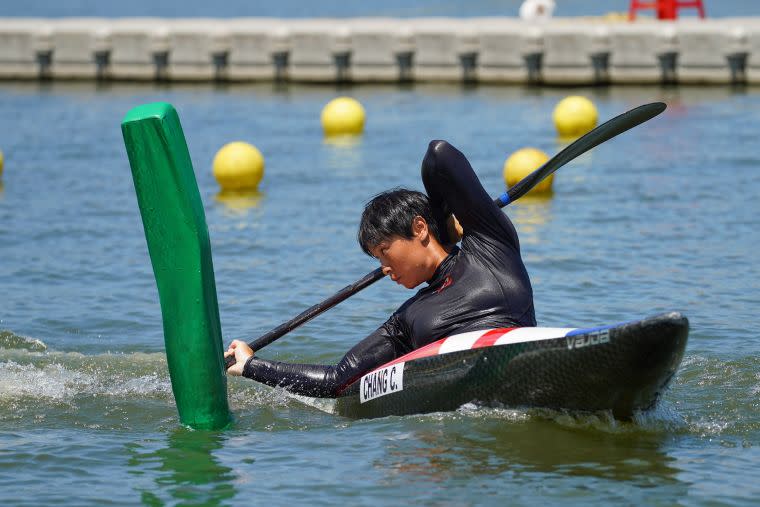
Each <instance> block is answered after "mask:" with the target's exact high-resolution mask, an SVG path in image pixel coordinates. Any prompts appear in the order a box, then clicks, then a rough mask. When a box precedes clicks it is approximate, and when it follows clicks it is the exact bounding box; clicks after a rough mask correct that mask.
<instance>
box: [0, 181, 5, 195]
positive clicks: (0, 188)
mask: <svg viewBox="0 0 760 507" xmlns="http://www.w3.org/2000/svg"><path fill="white" fill-rule="evenodd" d="M4 192H5V185H3V180H0V199H2V198H3V193H4Z"/></svg>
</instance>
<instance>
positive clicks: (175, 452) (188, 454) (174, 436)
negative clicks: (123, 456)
mask: <svg viewBox="0 0 760 507" xmlns="http://www.w3.org/2000/svg"><path fill="white" fill-rule="evenodd" d="M223 444H224V437H223V434H222V433H219V432H210V431H194V430H190V429H187V428H178V429H176V430H174V431H172V433H170V435H169V443H168V445H167V447H165V448H163V449H158V450H156V451H152V452H147V453H141V452H140V450H139V449H138V448H131V449H128V451H129V452H130V454H132V458H131V459H130V460H129V463H128V464H129V466H130V467H131V468H130V473H131V474H134V475H142V474H143V473H145V471H146V468H148V469H152V471H151V475H152V476H154V477H155V482H156V484H155V488H153V489H152V490H150V491H147V490H143V491H140V494H141V499H142V503H143V504H145V505H164V503H169V504H176V503H185V502H189V503H191V504H193V505H219V504H222V503H223V502H224V501H225V500H230V499H231V498H232V497H234V496H235V487H234V480H235V476H234V473H233V470H232V469H231V468H229V467H226V466H223V465H221V464H220V463H219V461H218V460H217V459H216V458H215V457H214V455H213V454H214V452H215V451H217V450H219V449H221V447H222V445H223ZM167 494H168V497H169V498H167ZM167 500H169V501H168V502H167Z"/></svg>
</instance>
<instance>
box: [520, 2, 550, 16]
mask: <svg viewBox="0 0 760 507" xmlns="http://www.w3.org/2000/svg"><path fill="white" fill-rule="evenodd" d="M555 6H556V5H555V3H554V0H525V1H524V2H523V3H522V5H521V6H520V18H521V19H527V20H531V21H534V20H541V19H549V18H551V17H552V14H553V13H554V7H555Z"/></svg>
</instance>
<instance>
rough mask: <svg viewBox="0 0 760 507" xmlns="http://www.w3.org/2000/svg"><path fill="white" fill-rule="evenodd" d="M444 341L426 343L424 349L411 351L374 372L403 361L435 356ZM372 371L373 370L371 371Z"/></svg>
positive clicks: (444, 339) (442, 339)
mask: <svg viewBox="0 0 760 507" xmlns="http://www.w3.org/2000/svg"><path fill="white" fill-rule="evenodd" d="M444 341H446V338H441V339H440V340H438V341H437V342H433V343H428V344H427V345H425V346H424V347H420V348H419V349H417V350H413V351H411V352H409V353H408V354H405V355H403V356H401V357H399V358H398V359H394V360H393V361H389V362H387V363H385V364H384V365H382V366H380V367H378V368H375V369H376V370H379V369H380V368H385V367H387V366H390V365H392V364H396V363H401V362H403V361H411V360H412V359H420V358H423V357H430V356H437V355H438V351H439V350H440V348H441V345H443V342H444ZM373 371H374V370H373Z"/></svg>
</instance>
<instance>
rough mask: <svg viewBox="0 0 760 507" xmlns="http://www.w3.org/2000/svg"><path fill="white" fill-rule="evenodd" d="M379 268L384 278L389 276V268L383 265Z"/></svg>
mask: <svg viewBox="0 0 760 507" xmlns="http://www.w3.org/2000/svg"><path fill="white" fill-rule="evenodd" d="M380 268H381V269H382V270H383V274H384V275H385V276H388V275H390V274H391V267H390V266H384V265H382V264H381V265H380ZM391 278H393V275H391Z"/></svg>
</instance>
